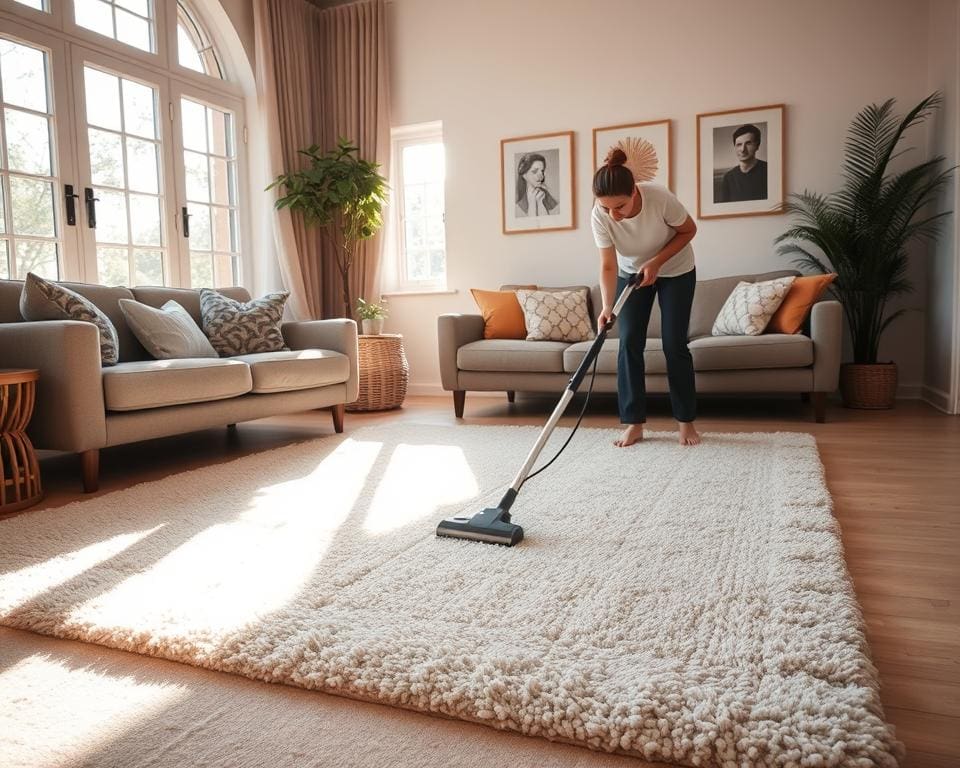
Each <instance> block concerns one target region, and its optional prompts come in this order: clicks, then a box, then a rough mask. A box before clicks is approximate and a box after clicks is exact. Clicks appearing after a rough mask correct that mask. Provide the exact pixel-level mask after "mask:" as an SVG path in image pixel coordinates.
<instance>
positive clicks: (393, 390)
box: [346, 333, 410, 412]
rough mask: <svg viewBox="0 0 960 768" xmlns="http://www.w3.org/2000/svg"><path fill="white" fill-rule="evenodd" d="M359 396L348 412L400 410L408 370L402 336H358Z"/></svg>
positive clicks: (348, 405) (405, 390) (348, 407)
mask: <svg viewBox="0 0 960 768" xmlns="http://www.w3.org/2000/svg"><path fill="white" fill-rule="evenodd" d="M358 342H359V357H360V360H359V362H360V394H359V396H358V397H357V399H356V400H355V401H354V402H352V403H347V406H346V409H347V410H348V411H353V412H356V411H386V410H389V409H391V408H399V407H400V406H401V405H403V399H404V398H405V397H406V396H407V381H408V379H409V378H410V367H409V365H407V357H406V355H404V353H403V336H401V335H400V334H397V333H384V334H381V335H379V336H360V337H359V339H358Z"/></svg>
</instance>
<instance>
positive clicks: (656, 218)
mask: <svg viewBox="0 0 960 768" xmlns="http://www.w3.org/2000/svg"><path fill="white" fill-rule="evenodd" d="M637 189H638V190H639V192H640V198H641V199H642V201H643V207H642V208H641V209H640V213H638V214H637V215H636V216H634V217H632V218H629V219H621V220H620V221H614V219H613V217H612V216H611V215H610V214H609V213H607V212H606V211H605V210H603V208H601V207H600V203H599V202H595V203H594V204H593V213H592V214H591V216H590V223H591V225H592V227H593V240H594V242H595V243H596V244H597V247H598V248H609V247H610V246H611V245H612V246H613V247H614V248H616V250H617V266H618V267H619V268H620V271H621V272H627V273H629V274H635V273H637V272H639V271H640V267H641V265H642V264H643V263H644V262H645V261H649V260H650V259H652V258H653V257H654V256H656V255H657V254H658V253H660V251H661V249H662V248H663V246H665V245H666V244H667V243H668V242H670V240H672V239H673V236H674V235H675V234H676V233H677V230H676V229H674V227H679V226H680V225H681V224H683V222H685V221H686V220H687V217H688V216H689V215H690V214H689V213H687V209H686V208H684V207H683V203H681V202H680V201H679V200H677V198H676V196H675V195H674V194H673V193H672V192H671V191H670V190H669V189H667V188H666V187H661V186H659V185H657V184H637ZM694 266H695V265H694V262H693V247H692V246H691V244H690V243H687V244H686V245H685V246H684V247H683V248H681V249H680V250H679V251H678V252H677V253H675V254H674V255H673V256H672V257H671V258H670V259H669V260H668V261H667V262H666V263H665V264H664V265H663V266H662V267H661V268H660V273H659V276H660V277H676V276H677V275H684V274H686V273H687V272H689V271H690V270H691V269H693V268H694Z"/></svg>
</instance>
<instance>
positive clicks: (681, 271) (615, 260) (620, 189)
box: [591, 148, 700, 448]
mask: <svg viewBox="0 0 960 768" xmlns="http://www.w3.org/2000/svg"><path fill="white" fill-rule="evenodd" d="M626 159H627V156H626V154H624V152H623V150H622V149H619V148H617V149H613V150H611V151H610V154H608V155H607V159H606V162H605V163H604V165H602V166H601V167H600V168H599V170H597V172H596V174H594V177H593V194H594V197H596V203H595V204H594V206H593V213H592V215H591V223H592V225H593V238H594V241H595V242H596V244H597V248H599V249H600V292H601V294H602V296H603V310H602V311H601V312H600V317H599V320H598V326H599V327H600V328H602V327H603V326H604V324H605V323H606V322H607V320H609V318H610V315H611V314H612V312H613V305H614V304H615V303H616V297H617V296H619V295H620V292H621V291H622V290H623V289H624V288H625V287H626V285H627V279H628V276H629V275H630V274H638V275H639V276H640V277H639V280H638V282H637V285H636V287H635V288H634V291H633V294H632V295H631V296H630V298H629V299H627V301H626V303H625V304H624V305H623V308H622V310H621V312H620V315H619V318H618V322H619V331H620V355H619V357H618V359H617V394H618V399H619V404H620V422H621V423H623V424H626V429H625V430H624V432H623V435H621V437H620V439H619V440H617V441H615V444H616V445H617V446H619V447H621V448H623V447H626V446H628V445H633V444H634V443H636V442H637V441H639V440H642V439H643V424H644V422H645V421H646V420H647V412H646V388H645V386H644V369H643V351H644V347H645V346H646V343H647V324H648V323H649V322H650V312H651V310H652V309H653V300H654V298H655V297H659V301H660V316H661V328H662V332H661V336H662V340H663V354H664V356H665V357H666V359H667V380H668V381H669V384H670V404H671V406H672V408H673V417H674V418H675V419H676V420H677V422H678V424H679V427H680V444H681V445H697V444H698V443H699V442H700V435H699V434H698V433H697V430H696V427H695V426H694V419H695V418H696V410H697V402H696V388H695V382H694V374H693V358H692V357H691V356H690V350H689V349H688V348H687V329H688V327H689V325H690V308H691V307H692V305H693V291H694V289H695V287H696V281H697V272H696V269H695V268H694V263H693V248H692V247H691V245H690V241H691V240H692V239H693V236H694V235H695V234H696V232H697V225H696V224H694V223H693V219H691V218H690V214H689V213H687V210H686V209H685V208H684V207H683V204H682V203H681V202H680V201H679V200H677V198H676V197H675V196H674V195H673V193H671V192H670V191H669V190H668V189H665V188H664V187H660V186H657V185H654V184H637V183H636V182H635V181H634V178H633V173H631V171H630V169H629V168H627V167H626V166H625V165H624V162H625V161H626Z"/></svg>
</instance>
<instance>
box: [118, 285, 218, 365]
mask: <svg viewBox="0 0 960 768" xmlns="http://www.w3.org/2000/svg"><path fill="white" fill-rule="evenodd" d="M120 309H121V310H122V311H123V316H124V317H125V318H127V325H129V326H130V330H132V331H133V333H134V335H135V336H136V337H137V338H138V339H139V340H140V343H141V344H143V347H144V349H146V350H147V352H149V353H150V356H151V357H153V358H154V359H155V360H171V359H176V358H184V357H219V355H217V350H215V349H214V348H213V346H212V345H211V344H210V340H209V339H208V338H207V337H206V336H205V335H204V334H203V331H201V330H200V326H199V325H197V324H196V323H195V322H194V320H193V318H192V317H190V315H189V313H188V312H187V310H185V309H184V308H183V307H182V306H180V304H178V303H177V302H175V301H173V300H171V301H168V302H166V303H165V304H164V305H163V306H162V307H160V309H154V308H153V307H151V306H149V305H147V304H142V303H141V302H139V301H136V300H135V299H120Z"/></svg>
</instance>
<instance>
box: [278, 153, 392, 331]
mask: <svg viewBox="0 0 960 768" xmlns="http://www.w3.org/2000/svg"><path fill="white" fill-rule="evenodd" d="M358 152H359V150H358V148H357V147H355V146H353V145H352V144H351V143H350V142H349V141H347V140H346V139H344V138H340V139H338V140H337V146H336V148H335V149H332V150H330V151H329V152H321V151H320V148H319V147H318V146H317V145H313V146H311V147H308V148H307V149H301V150H300V154H301V155H304V156H306V157H308V158H310V167H309V168H304V169H303V170H300V171H293V172H291V173H287V174H284V175H281V176H278V177H277V179H276V181H274V182H273V183H272V184H271V185H270V186H269V187H267V189H272V188H274V187H281V188H282V190H283V192H284V193H285V194H284V195H283V196H282V197H279V198H278V199H277V201H276V203H275V205H276V207H277V208H278V209H280V208H289V209H290V210H291V211H299V212H300V213H302V214H303V217H304V221H305V222H306V223H307V224H312V225H316V226H318V227H320V231H321V232H322V234H323V237H324V239H325V240H326V241H327V243H329V245H330V249H331V251H332V252H333V254H334V258H335V259H336V264H337V271H338V272H339V273H340V279H341V291H342V298H343V316H344V317H350V307H351V304H352V302H351V301H350V273H351V271H352V269H353V264H354V260H355V258H356V254H357V246H358V245H359V243H360V241H361V240H365V239H367V238H369V237H373V236H374V235H375V234H376V233H377V232H378V231H379V229H380V227H381V226H383V205H384V203H385V202H386V199H387V180H386V179H385V178H384V177H383V176H381V175H380V173H379V172H378V170H377V169H378V168H379V167H380V166H379V164H377V163H373V162H370V161H368V160H363V159H362V158H360V157H359V156H358Z"/></svg>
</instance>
